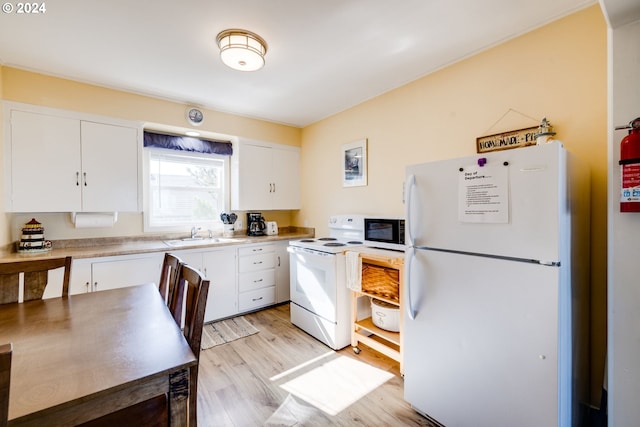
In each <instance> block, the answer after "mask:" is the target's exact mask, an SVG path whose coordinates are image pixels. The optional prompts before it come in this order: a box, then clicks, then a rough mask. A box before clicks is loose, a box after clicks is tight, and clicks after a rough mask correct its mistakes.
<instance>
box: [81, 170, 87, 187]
mask: <svg viewBox="0 0 640 427" xmlns="http://www.w3.org/2000/svg"><path fill="white" fill-rule="evenodd" d="M82 176H83V178H84V186H85V187H86V186H87V173H86V172H83V173H82Z"/></svg>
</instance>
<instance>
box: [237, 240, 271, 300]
mask: <svg viewBox="0 0 640 427" xmlns="http://www.w3.org/2000/svg"><path fill="white" fill-rule="evenodd" d="M275 301H276V271H275V245H274V244H260V245H247V246H243V247H241V248H239V249H238V307H239V311H240V312H244V311H251V310H255V309H258V308H261V307H265V306H268V305H272V304H274V303H275Z"/></svg>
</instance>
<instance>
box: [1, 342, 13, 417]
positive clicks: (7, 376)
mask: <svg viewBox="0 0 640 427" xmlns="http://www.w3.org/2000/svg"><path fill="white" fill-rule="evenodd" d="M12 353H13V345H12V344H11V343H9V344H2V345H0V427H6V426H7V424H8V421H9V386H10V385H11V355H12Z"/></svg>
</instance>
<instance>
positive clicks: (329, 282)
mask: <svg viewBox="0 0 640 427" xmlns="http://www.w3.org/2000/svg"><path fill="white" fill-rule="evenodd" d="M288 251H289V254H290V256H289V258H290V264H289V268H290V272H291V302H293V303H295V304H297V305H299V306H300V307H302V308H304V309H306V310H309V311H310V312H312V313H315V314H316V315H318V316H321V317H323V318H325V319H326V320H328V321H330V322H334V323H335V322H336V321H337V319H336V317H337V316H336V299H337V292H336V286H337V280H336V279H337V268H336V262H337V256H336V255H335V254H330V253H326V252H320V251H314V250H312V249H306V248H299V247H295V246H289V248H288Z"/></svg>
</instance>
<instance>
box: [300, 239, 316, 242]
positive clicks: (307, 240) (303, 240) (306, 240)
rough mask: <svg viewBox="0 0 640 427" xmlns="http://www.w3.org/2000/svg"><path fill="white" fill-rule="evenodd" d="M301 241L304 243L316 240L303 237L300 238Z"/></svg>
mask: <svg viewBox="0 0 640 427" xmlns="http://www.w3.org/2000/svg"><path fill="white" fill-rule="evenodd" d="M300 241H301V242H302V243H313V242H315V240H313V239H302V240H300Z"/></svg>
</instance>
